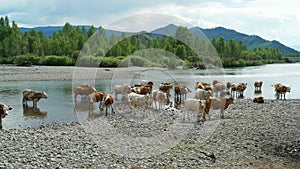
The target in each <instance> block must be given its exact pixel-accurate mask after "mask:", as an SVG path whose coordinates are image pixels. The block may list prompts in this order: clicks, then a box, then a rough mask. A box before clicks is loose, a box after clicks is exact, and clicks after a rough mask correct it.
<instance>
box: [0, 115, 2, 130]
mask: <svg viewBox="0 0 300 169" xmlns="http://www.w3.org/2000/svg"><path fill="white" fill-rule="evenodd" d="M0 130H2V117H0Z"/></svg>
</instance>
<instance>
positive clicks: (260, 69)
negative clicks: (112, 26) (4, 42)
mask: <svg viewBox="0 0 300 169" xmlns="http://www.w3.org/2000/svg"><path fill="white" fill-rule="evenodd" d="M119 72H121V69H120V71H119ZM115 77H117V76H115ZM142 79H146V80H152V81H154V84H155V86H154V88H155V89H157V85H158V84H159V83H160V82H164V81H168V82H172V83H183V84H185V85H187V86H189V87H190V88H191V89H192V91H194V85H195V82H196V81H203V82H208V83H211V82H212V80H214V79H218V80H221V81H229V82H232V83H239V82H244V83H247V89H246V91H245V93H244V96H245V98H253V97H256V96H263V97H264V98H267V99H275V96H274V88H273V87H272V86H271V85H274V84H276V83H279V82H280V83H282V84H285V85H287V86H290V87H291V93H287V95H286V97H287V99H300V88H299V86H300V63H294V64H271V65H263V66H253V67H246V68H230V69H229V68H228V69H224V70H223V71H220V72H214V73H211V72H209V71H208V70H170V71H161V70H157V69H149V70H147V71H142V72H137V73H136V75H135V76H134V78H133V79H125V80H124V79H123V80H119V79H114V78H113V79H111V80H96V81H95V87H96V89H97V90H98V91H104V92H105V93H110V92H111V86H113V85H114V84H119V83H129V84H131V85H133V84H135V83H138V82H140V81H141V80H142ZM256 80H262V81H263V82H264V83H263V87H262V92H261V93H259V94H255V93H254V86H253V83H254V81H256ZM0 84H1V85H0V98H1V100H0V102H3V103H6V104H7V105H10V106H11V107H13V110H12V111H11V112H10V113H9V116H7V117H6V118H5V119H3V128H4V129H11V128H26V127H34V126H40V125H46V124H49V123H54V122H57V123H61V122H73V121H84V120H87V119H91V118H94V117H95V116H93V115H95V114H96V115H97V113H96V112H98V110H99V109H98V108H97V106H96V104H95V105H94V107H93V110H92V112H94V114H90V113H88V111H81V110H79V111H78V110H77V111H75V110H74V104H73V95H72V81H68V80H65V81H13V82H0ZM32 86H34V88H33V89H34V90H39V91H46V92H47V94H48V96H49V98H48V99H47V100H46V99H42V100H40V101H39V102H38V109H33V108H30V107H31V105H32V103H31V102H29V108H23V106H22V91H23V90H24V89H26V88H32ZM193 94H194V93H191V94H189V95H188V97H193ZM78 99H79V98H78ZM79 104H81V107H86V106H87V104H86V103H85V102H79Z"/></svg>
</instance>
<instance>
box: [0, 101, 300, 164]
mask: <svg viewBox="0 0 300 169" xmlns="http://www.w3.org/2000/svg"><path fill="white" fill-rule="evenodd" d="M299 105H300V101H299V100H285V101H282V100H266V102H265V103H264V104H254V103H252V101H251V100H236V101H235V103H234V104H233V105H230V106H229V108H228V109H227V110H226V111H225V119H220V118H219V115H218V113H219V112H218V111H211V112H210V113H211V118H210V119H207V121H205V122H204V123H194V122H192V121H185V122H183V121H182V120H180V116H179V115H180V113H179V114H177V113H172V111H170V110H168V111H164V112H161V113H158V112H156V114H155V116H153V115H152V116H150V117H151V118H150V117H149V118H148V120H143V119H139V118H132V116H129V115H128V114H120V113H116V114H115V115H112V116H109V117H104V116H102V117H100V118H97V119H95V120H92V121H88V122H73V123H67V124H51V125H46V126H40V127H37V128H27V129H20V130H16V129H10V130H3V131H0V138H1V139H0V145H1V149H0V154H1V155H0V158H1V160H0V168H273V169H276V168H298V167H299V166H300V114H299Z"/></svg>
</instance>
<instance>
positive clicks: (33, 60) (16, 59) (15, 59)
mask: <svg viewBox="0 0 300 169" xmlns="http://www.w3.org/2000/svg"><path fill="white" fill-rule="evenodd" d="M41 58H42V57H40V56H36V55H29V54H27V55H19V56H15V57H13V58H12V59H13V63H14V64H20V63H22V62H24V61H28V62H31V63H32V64H33V65H39V64H41V63H40V62H41V60H42V59H41Z"/></svg>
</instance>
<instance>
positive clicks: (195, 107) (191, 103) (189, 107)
mask: <svg viewBox="0 0 300 169" xmlns="http://www.w3.org/2000/svg"><path fill="white" fill-rule="evenodd" d="M205 106H206V101H205V100H199V99H186V100H185V101H184V107H183V111H184V114H183V120H185V116H186V115H187V117H188V119H189V116H190V112H192V113H193V112H195V113H196V115H197V121H199V120H200V113H202V116H204V114H205Z"/></svg>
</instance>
